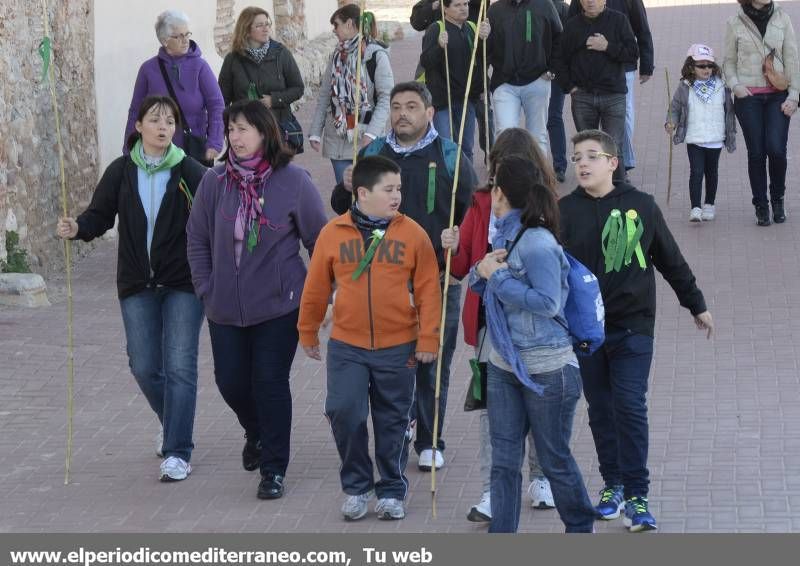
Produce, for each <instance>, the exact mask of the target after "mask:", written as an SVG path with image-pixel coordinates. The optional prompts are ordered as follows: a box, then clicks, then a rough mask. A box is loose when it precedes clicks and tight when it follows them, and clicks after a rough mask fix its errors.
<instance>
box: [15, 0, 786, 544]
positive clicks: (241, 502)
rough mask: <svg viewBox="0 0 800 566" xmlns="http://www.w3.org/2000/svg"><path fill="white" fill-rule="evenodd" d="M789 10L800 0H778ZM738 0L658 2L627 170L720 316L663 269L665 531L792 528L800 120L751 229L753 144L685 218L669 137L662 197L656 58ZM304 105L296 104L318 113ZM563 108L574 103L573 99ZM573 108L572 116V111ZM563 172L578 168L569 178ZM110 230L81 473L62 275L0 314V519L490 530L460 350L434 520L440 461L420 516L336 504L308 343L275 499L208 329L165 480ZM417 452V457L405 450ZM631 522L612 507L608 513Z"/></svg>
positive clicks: (296, 377) (547, 527) (657, 450)
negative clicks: (40, 305) (772, 192)
mask: <svg viewBox="0 0 800 566" xmlns="http://www.w3.org/2000/svg"><path fill="white" fill-rule="evenodd" d="M782 5H783V6H784V8H787V9H788V10H789V13H790V14H791V15H792V16H793V18H794V21H795V22H800V5H798V3H797V2H783V3H782ZM733 10H734V5H732V4H722V5H716V4H709V5H703V6H667V7H651V8H650V9H649V14H650V19H651V22H652V25H653V28H654V36H655V40H656V45H657V54H658V69H657V71H656V76H655V78H654V79H653V80H652V81H651V82H650V83H648V84H647V85H645V86H643V87H637V93H636V94H637V97H638V98H637V123H638V129H637V132H636V140H635V142H636V146H637V150H638V154H639V167H638V168H637V170H636V171H635V172H634V174H633V177H632V178H633V181H634V182H635V184H637V185H639V186H640V187H642V188H643V189H645V190H647V191H649V192H653V193H655V194H656V195H657V198H658V201H659V203H660V204H661V206H662V207H663V208H664V210H665V214H666V217H667V219H668V221H669V223H670V225H671V227H672V229H673V231H674V232H675V235H676V237H677V239H678V241H679V242H680V244H681V246H682V248H683V250H684V252H685V255H686V256H687V258H688V260H689V262H690V263H691V264H692V266H693V267H694V269H695V273H696V274H697V276H698V279H699V282H700V285H701V287H702V288H703V289H704V291H705V293H706V298H707V301H708V304H709V306H710V308H711V310H712V311H713V313H714V316H715V318H716V321H717V326H718V336H717V338H716V339H715V340H714V341H712V342H706V341H705V340H704V339H703V338H702V336H701V335H700V333H698V332H696V331H695V330H694V326H693V325H692V323H691V319H690V317H689V315H688V314H687V313H686V311H684V310H682V309H681V308H680V307H678V305H677V303H676V301H675V298H674V296H673V295H672V293H671V291H670V290H669V288H668V287H667V286H665V285H664V284H663V283H660V284H659V319H658V325H657V347H656V353H655V360H654V369H653V375H652V381H651V383H652V386H651V392H652V394H651V397H650V408H651V411H650V422H651V449H650V468H651V473H652V477H653V481H652V487H651V502H652V509H653V511H654V513H655V514H656V516H657V517H658V519H659V521H660V523H659V524H660V527H661V530H662V531H663V532H708V531H717V532H723V531H757V532H764V531H781V532H786V531H797V530H800V511H797V508H799V507H800V471H799V470H800V433H798V431H799V430H800V383H799V382H798V359H800V356H799V355H798V346H797V344H798V342H800V322H798V320H800V290H798V287H797V281H798V280H800V267H798V263H797V262H796V261H795V258H796V257H797V256H798V252H799V251H800V250H798V244H797V242H798V241H800V237H798V236H800V231H799V230H798V225H800V221H798V218H800V216H798V215H799V214H800V209H799V208H798V206H797V205H796V204H793V203H795V202H796V198H795V194H796V190H797V187H796V186H795V183H793V181H794V180H795V179H797V178H798V176H799V175H800V165H799V164H798V160H797V158H796V156H797V155H798V153H797V152H798V150H799V148H800V136H798V133H799V132H798V126H797V120H796V119H795V120H794V125H793V127H792V130H791V133H790V136H791V140H790V145H789V147H790V152H791V155H792V156H793V157H792V158H790V165H789V167H790V173H789V179H790V186H789V193H788V195H789V196H788V200H789V221H788V222H787V223H786V224H785V225H783V226H772V227H769V228H758V227H756V226H755V224H754V221H753V213H752V209H751V206H750V204H749V196H748V193H749V191H748V186H747V182H746V168H745V163H746V153H745V151H744V143H743V140H741V137H740V139H739V144H740V150H739V151H738V152H737V153H735V154H733V155H725V156H724V157H723V158H722V161H721V176H720V191H719V197H718V218H717V220H716V221H714V222H713V223H710V224H704V225H702V226H701V225H691V226H690V225H688V223H687V222H686V216H687V212H688V197H687V190H686V178H687V175H688V173H687V159H686V156H685V150H684V148H683V146H680V147H678V148H676V151H675V164H674V181H673V185H674V186H673V198H672V202H671V204H670V205H669V206H668V207H667V205H666V199H665V192H666V179H667V158H666V148H667V144H666V140H665V136H664V134H663V133H662V130H661V124H662V122H663V113H664V108H665V104H666V93H665V84H664V65H667V64H668V65H669V67H670V73H671V75H672V77H673V84H674V82H675V79H676V77H677V73H678V70H679V69H680V63H681V61H682V59H683V56H684V53H685V49H686V46H688V44H690V43H692V42H696V41H707V42H709V43H711V44H712V45H713V46H714V47H716V48H718V49H720V48H721V43H722V34H723V22H724V19H725V18H726V17H727V16H728V15H729V14H731V13H732V12H733ZM418 42H419V37H416V38H409V39H407V40H405V41H403V42H400V43H396V44H394V45H393V47H392V59H393V62H394V64H395V73H396V77H397V79H402V78H407V77H410V75H411V73H412V67H413V62H414V61H415V60H416V53H417V50H418ZM310 112H311V109H310V108H308V107H306V108H304V109H303V110H302V112H301V113H300V115H301V120H302V121H304V123H305V125H307V124H308V120H309V114H310ZM567 115H568V110H567ZM567 121H568V122H571V120H567ZM298 161H299V162H300V163H301V164H303V165H304V166H305V167H308V168H309V169H310V170H311V171H312V174H313V176H314V178H315V180H316V182H317V184H318V186H319V187H320V190H321V191H322V193H323V196H324V198H326V199H327V196H328V194H329V191H330V187H331V185H332V174H331V170H330V167H329V165H328V164H327V163H326V162H323V161H322V160H321V159H320V158H319V157H318V156H317V155H311V152H310V151H309V153H307V154H306V155H304V156H302V157H301V158H300V159H298ZM570 182H571V179H568V183H567V185H566V186H564V187H562V188H563V189H565V190H566V189H567V186H568V185H569V183H570ZM114 248H115V245H114V244H113V243H109V242H101V243H99V244H98V245H97V248H96V249H95V250H94V251H93V252H92V253H91V254H90V255H89V256H88V257H87V258H85V259H84V260H83V261H81V262H80V264H79V265H78V267H77V270H76V273H75V313H76V314H75V328H76V341H75V355H76V358H75V363H76V387H75V409H76V411H75V443H74V453H73V467H72V481H71V484H70V485H68V486H64V485H63V463H64V439H65V411H64V406H65V399H66V389H65V375H66V370H65V331H64V328H65V324H66V323H65V311H66V308H65V301H64V294H63V286H62V282H60V281H51V282H50V285H51V298H52V299H53V302H54V304H53V306H52V307H50V308H47V309H40V310H35V311H33V310H22V309H5V310H2V311H0V393H1V394H2V396H1V397H0V399H2V401H0V429H1V430H2V431H3V432H2V435H1V436H0V532H6V531H14V532H18V531H42V532H52V531H126V532H130V531H169V532H172V531H225V532H240V531H261V532H263V531H273V532H282V531H304V532H323V531H327V532H365V531H389V532H395V531H397V532H419V531H440V532H480V531H482V530H483V529H482V528H481V527H477V526H475V525H472V524H470V523H468V522H466V520H465V519H464V516H465V512H466V511H467V509H468V507H469V505H470V504H472V503H474V502H475V500H476V496H477V495H478V493H479V486H480V480H479V477H478V476H479V470H478V464H477V444H478V443H477V419H476V417H475V415H474V414H471V413H463V412H461V411H460V404H461V399H462V398H463V394H464V391H465V385H466V377H467V371H466V368H467V363H466V361H467V358H468V357H469V354H468V352H467V351H466V349H465V348H463V347H462V348H459V350H458V352H457V355H456V358H455V360H454V361H453V367H454V368H455V370H456V371H455V377H454V378H453V385H452V389H451V399H452V400H453V401H452V403H451V411H450V413H449V415H450V418H449V419H448V425H447V428H446V430H445V438H446V439H447V443H448V450H447V453H446V456H447V461H448V465H447V466H446V467H445V468H444V469H443V470H442V471H441V472H440V473H439V474H438V478H439V488H438V511H439V512H438V518H437V519H435V520H434V519H433V518H432V517H431V513H430V495H429V489H430V488H429V476H428V475H426V474H421V473H419V472H417V471H416V467H415V466H413V465H412V466H410V468H409V473H408V475H409V480H410V482H411V495H410V498H409V500H408V504H409V505H408V517H407V519H406V520H405V521H401V522H396V523H384V522H378V521H376V520H374V519H367V520H364V521H361V522H359V523H356V524H346V523H344V522H342V521H341V520H340V518H339V511H338V509H339V504H340V498H341V496H340V492H339V484H338V477H337V470H338V458H337V455H336V451H335V447H334V444H333V442H332V439H331V436H330V432H329V430H328V427H327V425H326V422H325V419H324V418H323V417H322V406H323V399H324V394H325V392H324V386H323V384H324V368H323V366H322V365H321V364H319V363H317V362H314V361H310V360H308V359H306V358H305V356H304V355H303V354H302V353H300V354H298V357H297V359H296V362H295V364H294V368H293V373H292V383H293V392H294V411H295V419H294V430H293V446H292V460H291V464H290V466H289V471H288V478H287V493H286V496H285V497H284V498H283V499H280V500H277V501H271V502H261V501H258V500H257V499H256V498H255V489H256V485H257V476H256V475H255V474H254V473H247V472H244V471H243V470H242V469H241V466H240V463H239V458H240V456H239V454H240V450H241V444H242V439H241V431H240V430H239V427H238V425H237V424H236V422H235V419H234V417H233V415H232V414H231V412H230V410H229V409H228V408H227V407H226V406H225V405H224V403H223V402H222V400H221V398H220V395H219V393H218V391H217V389H216V387H215V385H214V381H213V373H212V364H211V356H210V349H209V345H208V338H207V333H206V332H205V330H204V331H203V335H202V341H201V350H200V388H199V395H198V411H197V421H196V427H195V440H196V444H197V448H196V450H195V453H194V457H193V464H194V466H195V471H194V473H193V475H192V477H191V479H190V480H188V481H186V482H183V483H180V484H169V485H168V484H161V483H159V482H158V481H156V474H157V470H158V460H157V459H156V457H155V455H154V454H153V442H152V439H153V436H154V435H155V433H156V431H157V424H156V419H155V418H154V416H153V415H152V414H151V412H150V410H149V409H148V408H147V407H146V403H145V401H144V399H143V398H142V396H141V395H140V394H139V392H138V390H137V388H136V386H135V384H134V381H133V378H132V377H131V375H130V373H129V371H128V368H127V359H126V356H125V351H124V336H123V332H122V325H121V320H120V315H119V308H118V304H117V301H116V298H115V292H114V272H115V269H114V263H115V257H114V256H115V249H114ZM573 441H574V451H575V455H576V458H577V460H578V463H579V465H580V467H581V469H582V470H583V472H584V476H585V479H586V481H587V484H588V486H589V489H590V490H591V491H592V492H595V491H596V490H597V489H599V487H600V480H599V476H598V473H597V471H596V469H597V462H596V458H595V456H594V448H593V445H592V440H591V435H590V433H589V430H588V426H587V423H586V416H585V407H584V406H583V404H582V403H581V405H580V406H579V410H578V414H577V416H576V419H575V432H574V437H573ZM413 463H414V458H413V457H412V464H413ZM520 528H521V530H523V531H532V532H551V531H552V532H558V531H561V530H562V526H561V523H560V521H559V520H558V517H557V515H556V513H555V512H554V511H532V510H529V509H528V508H527V507H526V508H524V509H523V512H522V518H521V526H520ZM598 528H599V530H600V531H601V532H622V531H623V530H624V529H623V527H622V523H621V522H620V521H614V522H610V523H604V524H598Z"/></svg>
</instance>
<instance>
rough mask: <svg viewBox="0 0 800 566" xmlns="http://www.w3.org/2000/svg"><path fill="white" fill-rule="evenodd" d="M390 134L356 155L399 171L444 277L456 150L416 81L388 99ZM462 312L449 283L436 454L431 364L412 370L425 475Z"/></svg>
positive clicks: (467, 165)
mask: <svg viewBox="0 0 800 566" xmlns="http://www.w3.org/2000/svg"><path fill="white" fill-rule="evenodd" d="M390 100H391V101H390V104H391V106H390V121H391V125H392V129H391V131H390V132H389V133H388V135H387V136H386V137H385V138H378V139H376V140H374V141H373V142H372V143H371V144H369V145H368V146H367V147H365V148H364V149H362V150H361V152H360V153H359V156H361V157H363V156H365V155H382V156H384V157H388V158H389V159H391V160H392V161H394V162H395V163H397V164H398V165H399V166H400V181H401V184H402V190H403V200H402V202H401V204H400V212H401V213H403V214H406V215H408V216H409V217H411V219H413V220H415V221H416V222H417V223H418V224H419V225H421V226H422V227H423V228H424V229H425V231H426V232H427V233H428V236H429V237H430V239H431V243H433V248H434V250H435V251H436V257H437V259H438V261H439V269H440V270H441V271H442V273H444V265H445V254H444V250H443V249H442V241H441V234H442V230H444V229H445V228H447V227H449V225H450V201H451V195H452V187H453V177H454V172H455V169H454V168H455V161H456V155H457V152H458V146H457V145H456V144H455V143H453V142H452V141H451V140H449V139H446V138H442V137H440V136H439V135H438V133H437V132H436V128H435V127H434V126H433V124H432V123H431V120H432V119H433V112H434V110H433V101H432V99H431V93H430V91H428V89H427V88H426V87H425V85H423V84H421V83H418V82H416V81H410V82H405V83H398V84H396V85H395V86H394V88H393V89H392V93H391V99H390ZM477 182H478V180H477V176H476V175H475V171H474V170H473V169H472V163H471V162H470V161H469V159H467V158H466V157H465V156H464V155H463V152H462V154H461V159H460V166H459V181H458V187H457V189H456V202H455V220H454V222H455V224H456V225H458V224H460V223H461V221H462V219H463V218H464V214H466V212H467V209H468V208H469V205H470V202H471V200H472V191H473V189H474V188H475V185H476V184H477ZM351 183H352V169H351V168H348V170H346V171H345V173H344V182H343V183H341V184H339V185H337V186H336V187H335V188H334V190H333V194H332V195H331V207H332V208H333V210H334V211H335V212H336V213H337V214H343V213H344V212H345V211H347V210H348V208H350V206H352V204H351V203H352V192H351V191H352V184H351ZM460 309H461V285H460V284H459V282H458V281H457V280H456V279H454V278H452V277H451V278H450V285H449V288H448V292H447V316H446V318H445V325H444V329H443V331H444V351H443V353H442V374H441V383H440V386H441V387H440V394H439V428H438V433H439V436H438V439H437V447H436V448H437V450H436V451H434V450H433V416H434V415H433V413H434V399H435V385H436V362H433V363H430V364H422V363H421V364H418V365H417V389H416V394H417V399H416V420H417V438H416V441H415V442H414V449H415V450H416V452H417V454H418V455H419V462H418V464H417V466H418V467H419V469H420V470H423V471H430V469H431V467H432V466H434V465H435V466H436V468H437V469H438V468H441V467H442V466H443V465H444V457H443V456H442V452H441V451H442V450H444V448H445V443H444V440H443V439H442V436H441V433H442V431H443V430H444V417H445V409H446V407H447V389H448V386H449V383H450V362H451V361H452V359H453V352H454V351H455V349H456V338H457V337H458V319H459V312H460Z"/></svg>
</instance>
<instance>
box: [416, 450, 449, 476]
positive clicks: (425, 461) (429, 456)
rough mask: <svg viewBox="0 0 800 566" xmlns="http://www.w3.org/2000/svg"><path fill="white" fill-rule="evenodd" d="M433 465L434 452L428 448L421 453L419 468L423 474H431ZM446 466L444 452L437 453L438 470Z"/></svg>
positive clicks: (438, 451)
mask: <svg viewBox="0 0 800 566" xmlns="http://www.w3.org/2000/svg"><path fill="white" fill-rule="evenodd" d="M432 465H433V450H432V449H431V448H426V449H425V450H423V451H422V452H420V453H419V461H418V462H417V467H418V468H419V469H420V470H422V471H423V472H430V471H431V466H432ZM442 466H444V456H442V451H441V450H437V451H436V469H437V470H439V469H441V468H442Z"/></svg>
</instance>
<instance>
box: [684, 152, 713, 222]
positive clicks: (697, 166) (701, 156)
mask: <svg viewBox="0 0 800 566" xmlns="http://www.w3.org/2000/svg"><path fill="white" fill-rule="evenodd" d="M686 152H687V153H688V154H689V198H690V199H691V201H692V208H700V201H701V199H702V196H703V177H705V178H706V200H705V201H704V202H705V203H706V204H714V199H715V198H716V196H717V180H718V178H719V154H720V153H722V148H716V149H711V148H708V147H700V146H699V145H695V144H693V143H687V144H686Z"/></svg>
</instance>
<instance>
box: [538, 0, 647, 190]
mask: <svg viewBox="0 0 800 566" xmlns="http://www.w3.org/2000/svg"><path fill="white" fill-rule="evenodd" d="M581 6H582V7H583V13H582V14H580V15H578V16H574V17H572V18H570V19H569V20H567V23H566V25H565V26H564V33H563V34H561V39H560V43H559V48H558V50H557V53H556V56H555V58H554V59H555V62H554V67H555V73H556V80H557V81H558V83H559V84H560V85H561V88H562V89H563V90H564V92H568V93H569V94H570V95H571V96H572V119H573V120H574V122H575V129H576V130H577V131H579V132H580V131H581V130H589V129H596V128H602V130H603V131H605V132H608V133H609V134H610V135H611V137H612V138H614V141H615V142H616V143H617V147H619V148H622V145H623V142H624V137H625V112H626V110H625V94H626V93H627V91H628V87H627V83H626V79H625V65H626V64H629V63H635V62H636V59H637V57H638V56H639V48H638V46H637V44H636V37H635V36H634V35H633V30H632V29H631V25H630V23H629V22H628V18H626V17H625V16H624V15H623V14H621V13H619V12H617V11H615V10H607V9H606V0H581ZM616 153H617V152H614V154H615V155H616ZM614 176H615V178H617V179H620V180H621V179H623V178H624V177H625V168H624V167H618V168H617V169H616V171H615V173H614Z"/></svg>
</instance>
